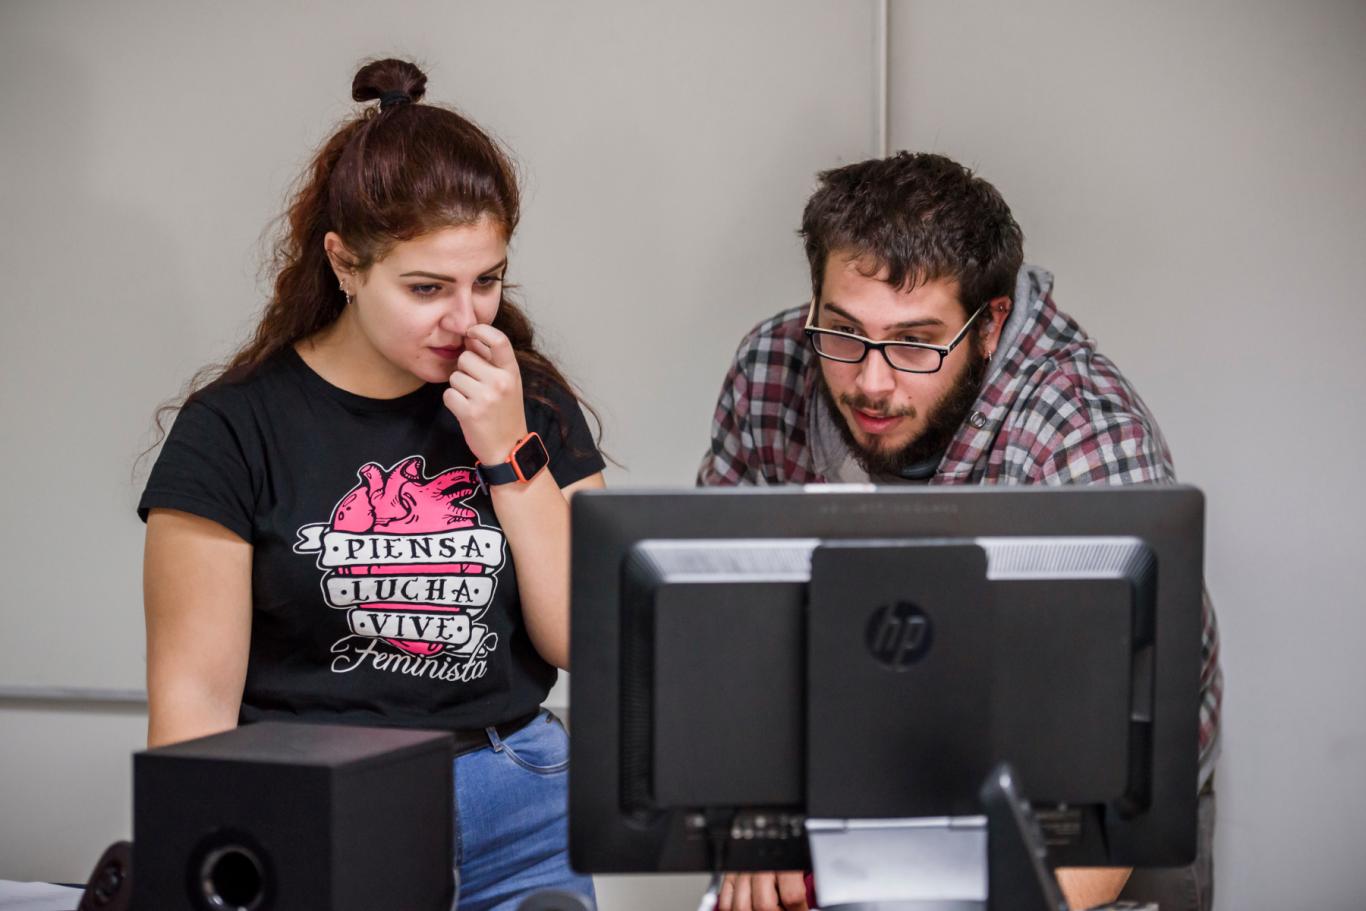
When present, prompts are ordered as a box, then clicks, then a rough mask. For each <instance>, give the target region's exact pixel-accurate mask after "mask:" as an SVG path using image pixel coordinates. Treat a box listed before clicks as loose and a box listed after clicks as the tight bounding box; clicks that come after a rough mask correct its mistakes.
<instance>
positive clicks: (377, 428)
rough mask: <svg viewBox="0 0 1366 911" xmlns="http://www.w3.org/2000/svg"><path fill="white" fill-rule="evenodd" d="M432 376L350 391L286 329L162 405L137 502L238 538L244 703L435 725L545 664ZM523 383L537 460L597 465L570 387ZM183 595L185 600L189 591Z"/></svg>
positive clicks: (489, 704) (342, 718)
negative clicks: (252, 359)
mask: <svg viewBox="0 0 1366 911" xmlns="http://www.w3.org/2000/svg"><path fill="white" fill-rule="evenodd" d="M445 388H446V387H445V385H443V384H430V385H426V386H423V387H422V388H420V389H417V390H416V391H414V392H412V393H410V394H408V395H405V396H402V397H400V398H396V399H370V398H365V397H363V396H359V395H353V394H352V393H349V392H346V391H345V390H342V389H339V388H337V387H336V386H333V385H332V384H331V383H328V382H327V381H326V380H324V379H323V378H322V377H321V376H319V375H318V374H317V373H315V372H313V370H312V369H311V368H310V367H308V365H306V364H305V363H304V361H303V359H302V358H300V357H299V355H298V354H297V353H296V352H295V351H294V350H293V349H292V348H288V349H286V350H284V351H283V352H281V353H280V354H278V355H276V356H275V357H273V358H271V359H270V360H269V361H267V362H266V363H265V364H263V365H262V366H261V367H260V368H259V369H258V370H257V371H255V373H254V374H253V375H252V376H251V377H250V378H249V379H247V380H246V381H244V382H241V383H236V384H220V385H217V386H214V387H212V388H210V389H209V390H207V391H205V392H203V393H202V394H201V395H199V396H198V397H196V398H195V399H194V400H193V401H192V402H190V403H189V404H188V405H186V406H185V407H184V408H183V409H182V410H181V412H180V414H179V416H178V417H177V418H176V422H175V425H174V426H173V427H172V428H171V432H170V434H169V435H168V437H167V439H166V444H165V446H164V447H163V448H162V451H161V454H160V456H159V457H158V458H157V461H156V464H155V466H154V467H153V468H152V473H151V476H150V477H149V478H148V481H147V488H146V490H145V491H144V492H143V495H142V500H141V502H140V503H139V504H138V514H139V515H140V516H141V517H142V518H143V520H144V521H145V520H146V518H147V512H148V510H150V509H155V508H158V507H165V508H169V509H177V510H182V511H184V512H188V513H193V514H195V515H198V516H203V517H204V518H207V519H211V520H213V521H215V522H217V523H219V524H220V525H223V526H224V527H226V528H228V529H229V530H231V531H233V532H235V533H237V534H238V535H240V536H241V537H242V538H244V539H245V540H247V541H248V542H250V543H251V544H252V546H253V557H252V622H251V650H250V654H249V658H248V663H247V678H246V687H245V690H244V692H243V695H242V709H241V717H240V720H241V721H242V722H243V723H249V722H253V721H260V720H263V719H275V720H288V719H303V720H311V721H325V722H334V723H354V724H377V725H398V726H411V727H426V728H438V729H441V728H444V729H450V730H459V729H468V728H479V727H484V726H487V725H493V724H499V723H502V722H504V721H509V720H511V719H513V718H517V717H520V716H522V715H526V714H529V713H531V712H534V711H535V710H536V708H537V707H538V706H539V705H540V704H541V702H542V701H543V700H544V699H545V696H546V693H547V692H548V691H549V689H550V687H551V686H552V685H553V684H554V682H555V669H554V668H553V667H552V666H551V665H549V664H547V663H546V662H545V661H544V660H542V659H541V657H540V655H539V654H537V652H536V650H535V648H534V647H533V645H532V643H531V639H530V637H529V636H528V635H527V631H526V624H525V623H524V622H523V619H522V610H521V600H520V598H519V597H518V592H517V576H516V571H515V569H514V567H513V564H512V552H511V549H510V547H509V546H508V543H507V542H506V540H505V539H504V536H503V533H502V531H501V529H500V528H499V525H498V518H497V516H495V515H494V512H493V504H492V501H491V500H490V498H489V495H488V493H487V491H485V490H483V489H482V487H481V485H480V484H479V480H478V476H477V475H476V474H475V471H474V465H475V458H474V455H473V454H472V453H471V452H470V449H469V447H468V446H467V445H466V444H465V438H464V435H463V434H462V433H461V432H460V425H459V423H458V422H457V421H456V419H455V417H454V416H453V415H452V414H451V413H450V411H449V410H448V409H447V408H446V406H445V405H444V404H443V403H442V401H441V393H442V391H443V390H444V389H445ZM547 397H550V398H552V399H554V401H555V403H556V404H557V405H558V406H559V409H560V413H561V414H562V415H564V420H565V421H566V422H567V424H568V437H567V439H565V440H563V441H562V439H561V432H560V424H559V421H558V420H557V417H556V413H555V411H554V410H553V409H551V408H549V407H547V406H545V405H543V404H541V403H539V402H536V401H534V400H532V399H527V400H526V418H527V427H528V429H530V430H534V431H536V432H538V433H539V434H540V435H541V439H542V441H543V442H544V443H545V447H546V450H547V452H548V453H549V454H550V465H549V471H550V472H551V474H552V475H553V476H554V478H555V481H556V482H557V483H558V484H559V485H560V486H561V487H563V486H566V485H568V484H572V483H573V482H575V481H578V480H580V479H582V478H584V477H587V476H589V475H591V474H594V473H595V472H598V471H600V470H602V467H603V461H602V457H601V456H600V455H599V454H598V452H597V449H596V447H595V446H594V444H593V439H592V435H591V433H590V431H589V428H588V424H587V421H585V420H584V417H583V412H582V410H581V409H580V408H579V404H578V402H577V401H575V400H574V398H573V397H572V396H570V395H569V394H567V393H564V392H551V393H549V394H548V396H547ZM193 607H194V606H193V604H192V603H189V604H186V605H185V606H184V608H183V609H184V610H193Z"/></svg>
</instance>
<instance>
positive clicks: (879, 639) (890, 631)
mask: <svg viewBox="0 0 1366 911" xmlns="http://www.w3.org/2000/svg"><path fill="white" fill-rule="evenodd" d="M933 639H934V627H933V625H931V623H930V617H929V614H926V613H925V612H924V611H923V610H921V609H920V608H918V607H916V606H915V605H914V604H911V603H910V602H908V601H898V602H896V603H895V604H888V605H884V606H882V607H879V608H878V609H877V610H875V611H873V614H872V616H870V617H869V618H868V634H867V641H868V652H869V654H871V655H872V656H873V659H874V660H875V661H877V663H878V664H880V665H882V666H883V667H885V668H887V669H888V670H892V671H904V670H907V669H908V668H909V667H910V666H911V665H912V664H915V663H916V662H917V661H919V660H920V659H921V658H924V657H925V653H926V652H928V651H929V650H930V643H931V642H932V641H933Z"/></svg>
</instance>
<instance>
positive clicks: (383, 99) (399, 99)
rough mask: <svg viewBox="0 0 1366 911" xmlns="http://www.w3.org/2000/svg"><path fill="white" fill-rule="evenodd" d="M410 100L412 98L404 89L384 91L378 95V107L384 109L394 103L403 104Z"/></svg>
mask: <svg viewBox="0 0 1366 911" xmlns="http://www.w3.org/2000/svg"><path fill="white" fill-rule="evenodd" d="M412 100H413V99H412V98H409V97H408V93H407V92H404V91H397V90H396V91H393V92H385V93H384V94H383V95H381V96H379V109H380V110H381V111H384V110H387V109H389V108H391V107H393V106H394V105H396V104H405V103H407V102H409V101H412Z"/></svg>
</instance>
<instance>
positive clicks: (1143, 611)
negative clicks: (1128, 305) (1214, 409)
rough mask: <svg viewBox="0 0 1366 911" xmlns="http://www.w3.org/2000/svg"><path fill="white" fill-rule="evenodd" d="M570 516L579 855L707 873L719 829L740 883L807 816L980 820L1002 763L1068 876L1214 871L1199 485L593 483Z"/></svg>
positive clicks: (803, 857)
mask: <svg viewBox="0 0 1366 911" xmlns="http://www.w3.org/2000/svg"><path fill="white" fill-rule="evenodd" d="M572 512H573V520H572V529H573V531H572V541H573V544H572V549H573V564H572V565H573V581H572V636H571V639H572V645H571V649H572V651H571V666H572V670H573V707H572V711H573V717H572V724H571V773H570V854H571V859H572V862H573V864H574V866H575V867H576V868H578V869H580V870H583V871H589V872H646V871H706V870H709V869H711V867H712V864H713V861H714V849H715V832H716V827H717V821H718V820H721V821H722V824H723V825H724V827H725V829H726V831H727V832H729V833H730V835H731V837H730V838H729V842H728V844H727V845H726V846H725V865H726V866H727V868H729V869H736V870H746V869H754V870H771V869H789V868H800V867H803V866H806V865H807V860H808V855H807V850H806V839H805V837H804V832H803V822H804V820H805V819H806V818H807V817H813V818H814V817H822V818H825V817H836V818H877V817H912V816H914V817H919V816H957V815H970V814H975V813H978V812H980V808H979V807H978V805H977V799H978V796H977V795H978V793H979V788H980V786H981V784H982V781H983V778H984V776H985V775H986V773H987V772H988V770H989V769H990V768H991V767H992V766H993V765H994V764H995V763H996V762H997V761H1001V760H1004V761H1006V762H1009V763H1010V764H1011V765H1012V766H1013V768H1014V769H1015V770H1016V772H1017V775H1018V781H1019V783H1020V787H1021V789H1022V791H1023V793H1024V794H1025V795H1026V796H1027V797H1028V798H1029V800H1030V801H1031V802H1032V803H1033V804H1034V806H1035V809H1036V811H1037V813H1038V815H1039V818H1040V821H1041V823H1042V825H1043V830H1044V834H1045V837H1046V839H1047V841H1048V843H1049V846H1050V860H1051V862H1052V863H1054V864H1055V865H1074V864H1075V865H1104V864H1114V865H1132V866H1171V865H1177V864H1183V863H1188V862H1190V861H1191V859H1193V857H1194V854H1195V838H1196V796H1197V774H1198V769H1197V765H1198V762H1197V759H1198V729H1199V718H1198V715H1199V678H1200V660H1201V656H1200V634H1201V597H1202V558H1203V535H1204V501H1203V497H1202V495H1201V494H1200V492H1199V491H1197V490H1194V489H1192V488H1189V487H1180V486H1174V485H1168V486H1160V487H1125V488H1100V487H1091V488H1063V489H1044V488H1012V489H1008V488H986V487H975V488H909V487H888V488H872V487H867V486H862V487H857V488H849V487H842V486H821V487H808V488H799V487H787V488H759V489H707V490H695V491H681V492H631V491H601V492H598V491H588V492H584V493H581V494H579V495H577V496H576V497H575V498H574V500H573V506H572ZM709 832H710V833H711V835H712V837H711V838H710V839H709V837H708V833H709Z"/></svg>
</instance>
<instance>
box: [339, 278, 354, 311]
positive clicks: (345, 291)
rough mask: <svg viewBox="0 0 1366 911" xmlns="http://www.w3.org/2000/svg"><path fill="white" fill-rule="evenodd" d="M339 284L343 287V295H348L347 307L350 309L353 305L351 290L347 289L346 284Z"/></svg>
mask: <svg viewBox="0 0 1366 911" xmlns="http://www.w3.org/2000/svg"><path fill="white" fill-rule="evenodd" d="M337 284H338V285H340V286H341V293H342V294H344V295H346V305H347V306H348V307H349V306H350V305H351V289H350V288H348V287H346V282H338V283H337Z"/></svg>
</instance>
